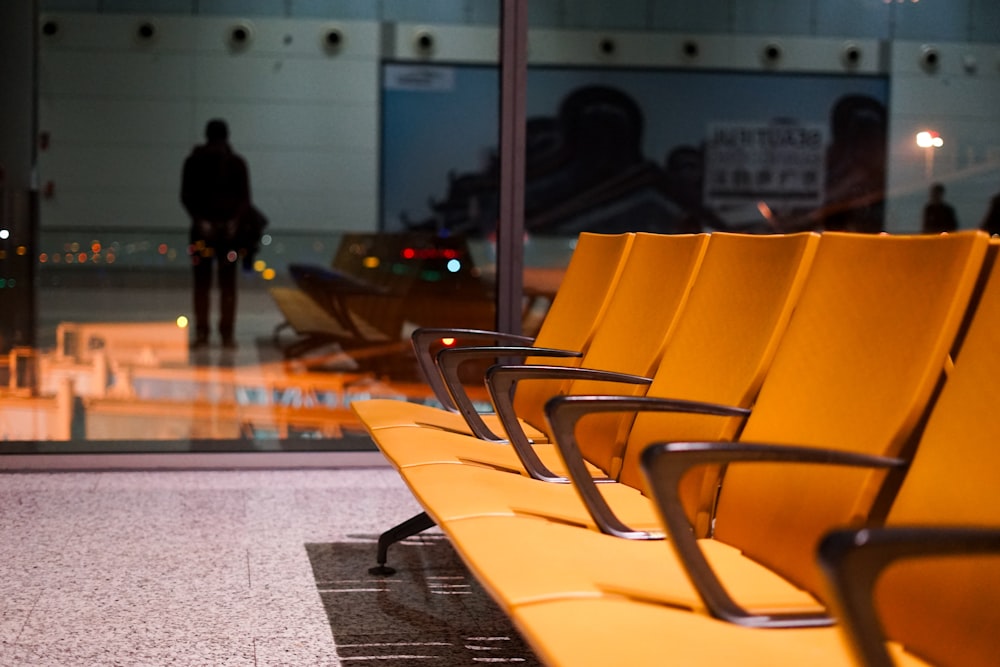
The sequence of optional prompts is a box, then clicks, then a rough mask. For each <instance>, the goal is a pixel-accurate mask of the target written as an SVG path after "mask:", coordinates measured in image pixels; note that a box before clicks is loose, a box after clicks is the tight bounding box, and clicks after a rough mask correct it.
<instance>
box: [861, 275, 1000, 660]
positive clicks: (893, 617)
mask: <svg viewBox="0 0 1000 667" xmlns="http://www.w3.org/2000/svg"><path fill="white" fill-rule="evenodd" d="M998 346H1000V264H997V263H994V265H993V267H992V269H991V271H990V276H989V280H988V281H987V283H986V287H985V289H984V291H983V294H982V298H981V301H980V302H979V305H978V307H977V309H976V313H975V316H974V318H973V320H972V324H971V325H970V327H969V330H968V334H967V335H966V337H965V339H964V342H963V344H962V347H961V350H960V351H959V352H958V355H957V358H956V361H955V367H954V369H952V370H951V372H950V373H949V374H948V379H947V381H946V383H945V385H944V388H943V390H942V392H941V395H940V397H939V399H938V400H937V402H936V403H935V406H934V410H933V412H932V414H931V417H930V419H929V421H928V423H927V427H926V428H925V430H924V433H923V437H922V438H921V440H920V444H919V446H918V448H917V451H916V454H915V456H914V458H913V461H912V464H911V465H910V468H909V470H908V471H907V473H906V477H905V479H904V481H903V485H902V487H901V488H900V491H899V494H898V495H897V496H896V498H895V501H894V502H893V505H892V508H891V510H890V512H889V516H888V519H887V521H886V523H887V524H888V525H890V526H893V525H894V526H920V527H934V526H961V527H975V528H993V529H1000V494H998V487H997V480H1000V409H998V408H1000V353H998V349H997V348H998ZM875 599H876V602H877V609H878V610H879V612H880V616H881V622H882V625H883V628H884V631H885V633H886V635H887V636H888V637H890V638H892V639H894V640H896V641H898V642H900V643H901V644H903V646H905V647H906V648H907V649H908V650H909V651H911V652H913V653H915V654H917V655H919V656H921V657H923V658H924V659H927V660H929V662H931V663H932V664H935V665H942V666H945V665H950V666H955V667H957V666H958V665H962V666H963V667H968V666H980V665H981V666H983V667H985V666H986V665H995V664H997V659H998V656H1000V634H998V633H997V628H1000V555H993V556H976V557H965V556H961V557H957V558H949V557H936V558H930V559H914V560H903V561H901V562H900V563H898V564H897V565H893V566H890V567H889V568H888V569H887V570H886V571H885V572H884V573H883V576H882V578H881V579H880V581H879V583H878V584H877V586H876V598H875Z"/></svg>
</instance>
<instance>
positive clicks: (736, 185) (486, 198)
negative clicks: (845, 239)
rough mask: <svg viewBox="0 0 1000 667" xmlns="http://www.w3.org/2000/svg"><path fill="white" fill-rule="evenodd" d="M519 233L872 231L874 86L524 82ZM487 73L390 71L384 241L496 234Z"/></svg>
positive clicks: (881, 110) (839, 80)
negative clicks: (424, 234)
mask: <svg viewBox="0 0 1000 667" xmlns="http://www.w3.org/2000/svg"><path fill="white" fill-rule="evenodd" d="M527 93H528V94H527V117H528V120H527V168H526V170H527V173H526V193H525V228H526V231H527V232H528V233H529V234H536V235H553V236H558V235H566V236H569V235H575V234H578V233H580V232H583V231H598V232H609V233H611V232H620V231H655V232H663V233H673V232H696V231H712V230H731V231H743V232H752V233H768V232H785V231H797V230H801V229H850V230H855V231H870V232H876V231H880V230H881V229H882V224H883V220H882V218H883V199H884V190H885V169H886V163H885V151H886V133H887V127H886V108H885V105H886V100H887V98H888V83H887V81H886V80H885V79H884V78H882V77H872V76H847V75H808V74H789V73H770V72H768V73H757V72H738V73H737V72H718V71H693V70H646V69H626V70H623V69H610V68H605V69H601V68H555V67H552V68H547V67H546V68H543V67H532V68H530V69H529V71H528V91H527ZM498 96H499V93H498V72H497V70H496V69H495V68H492V67H484V66H464V65H461V66H441V65H419V64H416V65H415V64H387V65H386V66H385V68H384V72H383V108H382V113H383V135H382V165H383V166H382V180H381V183H382V191H381V211H382V228H383V231H402V230H407V229H424V230H448V231H450V232H456V233H462V234H467V235H470V236H477V235H488V234H490V233H491V232H492V230H493V229H494V228H495V225H496V219H497V214H498V211H497V186H498V163H497V162H498V148H497V146H498V142H497V128H498V127H499V123H498V107H499V98H498Z"/></svg>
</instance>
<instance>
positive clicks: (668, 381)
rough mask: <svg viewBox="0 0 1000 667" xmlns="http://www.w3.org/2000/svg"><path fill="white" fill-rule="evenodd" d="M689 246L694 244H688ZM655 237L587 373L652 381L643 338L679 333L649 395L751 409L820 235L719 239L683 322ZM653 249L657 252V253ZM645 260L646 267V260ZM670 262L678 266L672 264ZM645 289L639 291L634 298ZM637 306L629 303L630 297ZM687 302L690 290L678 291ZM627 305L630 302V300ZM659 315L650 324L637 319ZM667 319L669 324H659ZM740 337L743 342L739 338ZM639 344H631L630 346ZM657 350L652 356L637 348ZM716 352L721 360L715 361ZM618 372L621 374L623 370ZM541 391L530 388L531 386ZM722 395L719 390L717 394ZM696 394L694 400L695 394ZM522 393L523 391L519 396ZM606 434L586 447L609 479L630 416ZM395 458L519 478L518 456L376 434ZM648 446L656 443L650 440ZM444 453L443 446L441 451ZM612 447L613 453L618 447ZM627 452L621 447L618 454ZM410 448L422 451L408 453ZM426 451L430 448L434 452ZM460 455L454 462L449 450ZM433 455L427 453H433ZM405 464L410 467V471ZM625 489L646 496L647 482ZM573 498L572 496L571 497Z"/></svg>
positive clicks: (592, 430)
mask: <svg viewBox="0 0 1000 667" xmlns="http://www.w3.org/2000/svg"><path fill="white" fill-rule="evenodd" d="M677 238H678V237H661V239H662V245H661V246H660V247H661V248H662V247H663V245H668V242H669V246H676V239H677ZM680 238H684V237H680ZM654 239H655V240H657V241H660V240H661V239H656V237H652V236H651V235H639V237H638V238H637V241H636V245H635V246H634V247H633V251H632V255H631V256H630V259H629V266H630V270H629V271H627V272H626V273H625V274H623V278H622V285H620V286H619V291H620V292H621V294H619V295H616V299H614V300H613V305H612V307H611V308H610V309H609V314H608V317H609V318H614V319H613V320H612V321H613V322H619V324H618V325H617V326H612V323H610V322H609V324H608V325H607V326H602V327H601V329H600V330H599V332H598V334H597V336H596V337H595V341H594V343H593V344H592V346H591V348H590V350H588V353H587V355H586V357H585V360H584V364H583V365H584V366H586V367H589V368H602V369H609V368H610V369H613V370H621V371H624V372H633V373H638V374H644V373H646V372H648V371H646V370H644V369H643V366H644V365H646V364H649V363H650V359H652V360H654V361H655V359H656V357H657V356H658V355H657V353H656V352H655V351H654V349H653V347H652V346H653V345H654V344H655V343H657V342H658V341H657V339H656V338H651V337H649V336H646V335H643V334H645V333H650V332H654V331H656V329H655V327H670V326H672V329H671V330H670V331H668V334H669V337H668V339H667V341H666V346H665V347H664V348H663V353H662V356H661V357H660V362H659V364H658V365H657V368H658V370H657V371H656V376H655V378H654V381H653V384H652V386H651V388H650V391H649V392H647V393H648V394H649V395H655V396H666V397H681V398H688V397H689V396H690V397H691V398H694V399H697V400H708V401H715V402H721V403H725V404H730V405H739V406H742V407H749V405H750V404H751V402H752V399H753V396H754V394H755V393H756V390H757V388H758V387H759V386H760V382H761V379H762V377H763V373H764V370H765V368H766V366H767V363H768V361H769V360H770V357H771V356H772V354H773V350H774V347H775V346H776V345H777V342H778V340H780V338H781V333H782V331H783V329H784V325H785V324H786V322H787V318H788V316H789V314H790V312H791V309H792V306H793V304H794V302H795V299H796V298H797V295H798V291H799V289H800V287H801V285H802V282H803V280H804V278H805V276H806V275H807V273H808V270H809V266H810V263H811V260H812V255H813V254H814V252H815V249H816V246H817V245H818V240H819V238H818V236H817V235H814V234H796V235H789V236H746V235H737V234H714V235H712V237H711V239H710V241H709V243H708V247H707V248H706V250H705V256H704V259H703V260H702V262H701V266H700V268H699V269H698V271H697V275H696V276H695V278H694V283H693V285H692V286H691V288H690V293H689V294H688V295H687V300H686V303H685V304H684V306H683V309H682V310H681V312H680V316H679V317H678V318H677V319H676V320H670V321H668V319H667V316H669V311H668V310H667V308H668V307H669V303H670V302H669V301H668V302H667V303H664V302H663V298H664V297H663V296H662V295H663V294H664V290H665V287H666V285H665V284H664V282H662V278H659V277H660V276H662V275H663V273H664V272H663V271H662V267H661V264H663V263H666V262H665V261H664V259H663V257H664V255H663V254H662V251H661V250H658V249H657V247H656V246H654V245H653V244H652V243H651V241H652V240H654ZM647 248H648V250H647ZM644 258H645V259H644ZM667 259H668V260H669V258H667ZM642 273H645V274H646V275H651V276H653V277H654V278H658V279H659V280H658V284H657V286H652V287H651V286H650V285H649V284H646V283H642V282H639V281H638V279H635V278H632V277H630V276H632V275H636V274H642ZM633 288H635V289H633ZM630 293H631V294H633V295H634V296H629V294H630ZM673 293H674V294H677V298H678V299H680V298H681V297H682V295H681V294H680V289H679V288H677V289H676V290H674V291H673ZM651 295H652V296H654V297H655V300H656V302H657V304H658V305H657V307H650V306H649V305H641V304H640V303H639V302H638V301H639V299H642V298H646V299H648V298H649V297H650V296H651ZM617 297H621V298H620V299H619V298H617ZM643 311H651V312H650V313H649V314H648V315H647V316H646V317H647V319H646V321H645V322H639V321H638V320H639V318H638V316H637V313H639V312H643ZM653 316H659V317H660V318H661V319H660V321H659V322H653V321H651V320H650V319H649V318H651V317H653ZM733 331H739V332H740V335H739V336H733V335H731V334H732V332H733ZM625 335H628V336H630V337H631V338H630V339H629V340H626V341H624V342H623V336H625ZM640 340H643V341H648V345H647V347H646V350H647V352H646V353H643V351H642V348H640V347H639V346H638V345H637V341H640ZM708 350H716V353H715V354H709V353H707V352H708ZM616 364H617V365H616ZM532 384H535V383H525V386H530V385H532ZM712 385H714V386H715V389H714V391H713V390H712ZM688 386H690V387H691V389H690V391H688V390H687V387H688ZM519 391H520V389H519ZM569 393H572V394H584V393H615V394H620V393H622V386H620V385H610V384H601V383H593V382H574V383H572V385H571V386H570V388H569ZM604 419H605V426H604V427H603V428H599V427H597V426H595V424H594V421H596V420H594V419H588V421H587V423H586V431H585V433H583V434H582V440H583V446H584V447H586V448H587V454H588V455H589V457H590V458H591V459H592V460H593V462H594V464H595V466H596V467H598V468H600V469H601V470H604V471H608V472H614V471H615V470H616V469H617V468H618V467H620V466H619V465H618V463H616V462H617V461H619V460H620V458H621V452H620V450H621V448H622V446H623V444H624V441H623V437H624V435H623V434H622V433H620V432H619V428H620V426H621V425H623V424H624V425H627V424H628V419H627V418H626V417H623V416H614V417H605V418H604ZM740 423H741V420H736V419H722V418H707V417H691V416H688V415H682V414H671V415H656V416H655V417H654V416H642V417H640V420H639V422H638V423H637V426H638V427H639V431H638V433H639V434H640V436H639V437H640V438H641V437H644V436H643V434H644V433H646V432H648V430H649V429H650V428H658V429H659V430H658V432H660V433H662V432H672V431H673V426H676V428H677V432H678V433H679V434H680V437H697V438H702V439H707V438H711V439H717V438H724V437H731V436H732V435H733V434H734V433H735V429H736V428H738V426H739V424H740ZM373 435H374V437H375V439H376V441H377V442H378V443H379V446H380V448H381V449H382V451H383V452H384V453H386V456H387V457H388V458H389V459H390V460H393V461H394V464H395V465H397V466H404V465H419V464H422V463H443V462H447V461H448V460H451V461H455V462H457V461H459V460H461V461H462V462H466V463H481V464H485V465H494V466H497V467H504V468H508V469H516V468H517V466H516V461H517V459H516V456H515V455H514V454H513V452H511V451H509V450H504V449H501V448H497V447H489V448H485V449H483V450H480V451H481V454H479V455H478V456H477V455H476V448H475V447H474V446H462V444H461V442H460V441H459V440H458V439H455V438H441V437H439V436H438V434H436V433H427V434H423V433H420V434H418V433H411V432H403V433H393V434H391V435H390V434H389V433H386V432H385V431H379V432H378V433H375V434H373ZM642 442H643V443H645V442H646V441H645V440H643V441H642ZM434 443H441V446H440V448H438V447H436V446H435V444H434ZM609 443H611V444H610V446H609ZM617 443H621V444H617ZM409 447H412V448H417V447H419V448H420V451H417V452H409V451H406V450H407V449H408V448H409ZM425 447H426V448H425ZM450 447H454V448H455V451H454V455H453V456H452V457H451V458H450V459H449V456H448V451H447V450H448V449H449V448H450ZM425 452H426V453H425ZM542 455H543V456H545V459H544V460H545V461H546V463H552V464H553V465H552V466H551V467H550V469H552V470H554V471H556V472H561V470H562V464H561V462H560V461H559V459H558V455H557V454H556V453H555V452H552V453H551V454H549V455H545V454H542ZM403 461H405V463H404V462H403ZM625 481H627V482H629V483H631V484H632V485H635V486H638V484H637V483H636V482H637V476H636V475H631V476H630V477H629V476H626V478H625ZM563 491H565V489H563Z"/></svg>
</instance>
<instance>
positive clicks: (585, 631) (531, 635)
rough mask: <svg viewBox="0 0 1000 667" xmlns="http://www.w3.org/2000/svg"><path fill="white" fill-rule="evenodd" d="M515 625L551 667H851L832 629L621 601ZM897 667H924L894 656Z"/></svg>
mask: <svg viewBox="0 0 1000 667" xmlns="http://www.w3.org/2000/svg"><path fill="white" fill-rule="evenodd" d="M512 618H513V619H514V622H515V624H516V625H517V627H518V628H519V629H520V630H521V633H522V634H523V635H524V637H525V639H527V640H528V642H529V643H530V644H531V645H532V647H533V648H534V649H535V652H536V653H537V655H538V657H539V658H540V659H541V660H542V662H543V663H545V664H546V665H549V667H589V666H591V665H592V666H593V667H605V666H606V665H628V667H646V666H648V667H663V665H669V666H671V667H674V666H676V667H735V666H736V665H739V667H853V666H855V665H856V664H857V663H855V662H854V660H853V659H852V657H851V655H850V653H849V652H848V650H847V648H846V647H845V646H844V643H843V641H842V640H841V637H840V635H839V633H838V632H837V631H836V629H834V628H816V629H808V630H760V629H756V628H746V627H742V626H738V625H733V624H730V623H724V622H722V621H717V620H715V619H712V618H709V617H706V616H702V615H701V614H693V613H691V612H688V611H684V610H679V609H673V608H671V607H665V606H660V605H654V604H643V603H639V602H634V601H629V600H625V599H621V598H607V597H606V598H596V599H582V600H581V599H574V600H559V601H550V602H543V603H539V604H532V605H524V606H521V607H517V608H516V609H515V610H514V611H513V612H512ZM893 657H895V658H896V660H897V662H896V664H897V667H917V666H921V667H926V663H924V662H921V661H920V660H918V659H916V658H914V657H913V656H910V655H906V654H903V653H902V652H901V651H899V650H894V651H893Z"/></svg>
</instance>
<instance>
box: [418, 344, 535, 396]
mask: <svg viewBox="0 0 1000 667" xmlns="http://www.w3.org/2000/svg"><path fill="white" fill-rule="evenodd" d="M442 338H455V339H463V340H469V341H476V344H477V345H487V344H489V345H500V344H508V345H521V346H524V345H531V343H532V341H533V340H534V339H533V338H531V337H530V336H521V335H518V334H508V333H503V332H500V331H486V330H483V329H457V328H451V327H421V328H419V329H417V330H416V331H414V332H413V333H412V334H410V344H411V345H412V346H413V353H414V355H415V356H416V358H417V366H419V368H420V371H421V372H422V373H423V374H424V379H425V380H426V381H427V384H429V385H430V387H431V390H432V391H433V392H434V397H435V398H437V400H438V402H439V403H441V405H442V406H444V408H445V409H446V410H449V411H451V412H458V407H457V406H456V405H455V402H454V401H453V400H452V398H451V394H450V393H448V388H447V386H446V385H445V383H444V380H443V379H442V377H441V371H440V369H439V368H438V366H437V364H436V363H435V356H434V355H432V354H431V348H432V347H433V345H434V344H435V343H437V342H438V341H439V340H441V339H442Z"/></svg>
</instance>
